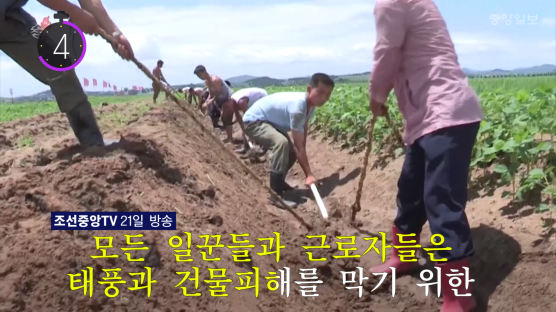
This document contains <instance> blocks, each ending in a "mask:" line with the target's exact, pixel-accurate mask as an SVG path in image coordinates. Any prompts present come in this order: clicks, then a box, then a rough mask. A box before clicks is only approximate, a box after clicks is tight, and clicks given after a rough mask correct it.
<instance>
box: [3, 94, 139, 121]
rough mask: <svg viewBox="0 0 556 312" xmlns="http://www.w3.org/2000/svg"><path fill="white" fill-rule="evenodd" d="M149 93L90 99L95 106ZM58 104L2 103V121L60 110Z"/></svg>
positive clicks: (123, 100) (53, 102)
mask: <svg viewBox="0 0 556 312" xmlns="http://www.w3.org/2000/svg"><path fill="white" fill-rule="evenodd" d="M148 97H149V95H144V94H142V95H128V96H91V97H89V101H90V102H91V104H92V105H93V106H98V105H100V104H101V103H104V102H107V103H110V104H118V103H129V102H133V101H137V100H140V99H146V98H148ZM58 111H59V110H58V105H57V104H56V102H55V101H41V102H23V103H15V104H0V123H2V122H8V121H12V120H18V119H23V118H29V117H33V116H35V115H39V114H49V113H55V112H58Z"/></svg>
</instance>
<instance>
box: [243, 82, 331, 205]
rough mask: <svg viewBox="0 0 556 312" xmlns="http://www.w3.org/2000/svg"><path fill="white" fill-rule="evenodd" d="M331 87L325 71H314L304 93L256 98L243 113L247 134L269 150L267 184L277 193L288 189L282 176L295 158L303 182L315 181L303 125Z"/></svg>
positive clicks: (309, 183)
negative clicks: (303, 178) (268, 180)
mask: <svg viewBox="0 0 556 312" xmlns="http://www.w3.org/2000/svg"><path fill="white" fill-rule="evenodd" d="M333 89H334V81H333V80H332V79H331V78H330V77H329V76H328V75H326V74H322V73H317V74H314V75H313V76H312V77H311V82H310V83H309V86H307V92H280V93H274V94H271V95H268V96H266V97H264V98H262V99H260V100H258V101H257V102H256V103H255V104H253V106H251V107H250V108H249V109H248V110H247V112H245V115H244V116H243V122H244V123H245V131H246V132H247V135H248V136H249V137H250V138H251V139H252V140H253V141H255V143H257V144H258V145H260V146H262V147H264V148H265V149H268V150H270V151H271V152H272V155H271V158H270V187H271V188H272V190H274V191H275V192H276V193H278V194H279V195H282V194H283V193H284V191H288V190H290V189H291V187H290V186H289V185H288V184H287V183H286V182H285V178H286V174H287V173H288V171H289V170H290V168H291V167H292V166H293V164H294V163H295V161H296V159H297V161H298V162H299V165H300V166H301V168H302V169H303V172H304V173H305V176H306V179H305V184H306V185H311V184H312V183H315V182H316V179H315V177H314V175H313V173H312V171H311V167H310V166H309V160H308V158H307V152H306V150H305V146H306V142H307V124H308V121H309V119H310V118H311V117H312V116H313V115H314V113H315V112H314V110H315V108H316V107H320V106H322V105H324V103H326V101H328V99H329V98H330V95H331V94H332V90H333ZM288 132H291V135H292V139H293V144H292V142H291V141H290V138H289V136H288Z"/></svg>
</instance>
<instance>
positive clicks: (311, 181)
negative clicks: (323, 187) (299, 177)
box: [305, 175, 317, 186]
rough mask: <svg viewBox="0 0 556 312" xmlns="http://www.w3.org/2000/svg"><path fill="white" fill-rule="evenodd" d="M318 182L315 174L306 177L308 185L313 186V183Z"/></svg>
mask: <svg viewBox="0 0 556 312" xmlns="http://www.w3.org/2000/svg"><path fill="white" fill-rule="evenodd" d="M316 182H317V179H315V177H314V176H313V175H309V176H307V178H306V179H305V185H307V186H311V184H314V183H316Z"/></svg>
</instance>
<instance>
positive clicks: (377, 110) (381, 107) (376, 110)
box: [369, 99, 388, 117]
mask: <svg viewBox="0 0 556 312" xmlns="http://www.w3.org/2000/svg"><path fill="white" fill-rule="evenodd" d="M369 108H370V109H371V112H372V113H373V116H376V117H379V116H386V114H387V113H388V108H387V107H386V105H385V104H384V103H380V102H377V101H376V100H373V99H371V100H370V103H369Z"/></svg>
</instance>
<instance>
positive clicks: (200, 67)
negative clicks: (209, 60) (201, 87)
mask: <svg viewBox="0 0 556 312" xmlns="http://www.w3.org/2000/svg"><path fill="white" fill-rule="evenodd" d="M206 71H207V69H206V68H205V66H203V65H197V67H195V70H194V71H193V73H194V74H195V75H197V74H198V73H202V72H206Z"/></svg>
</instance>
